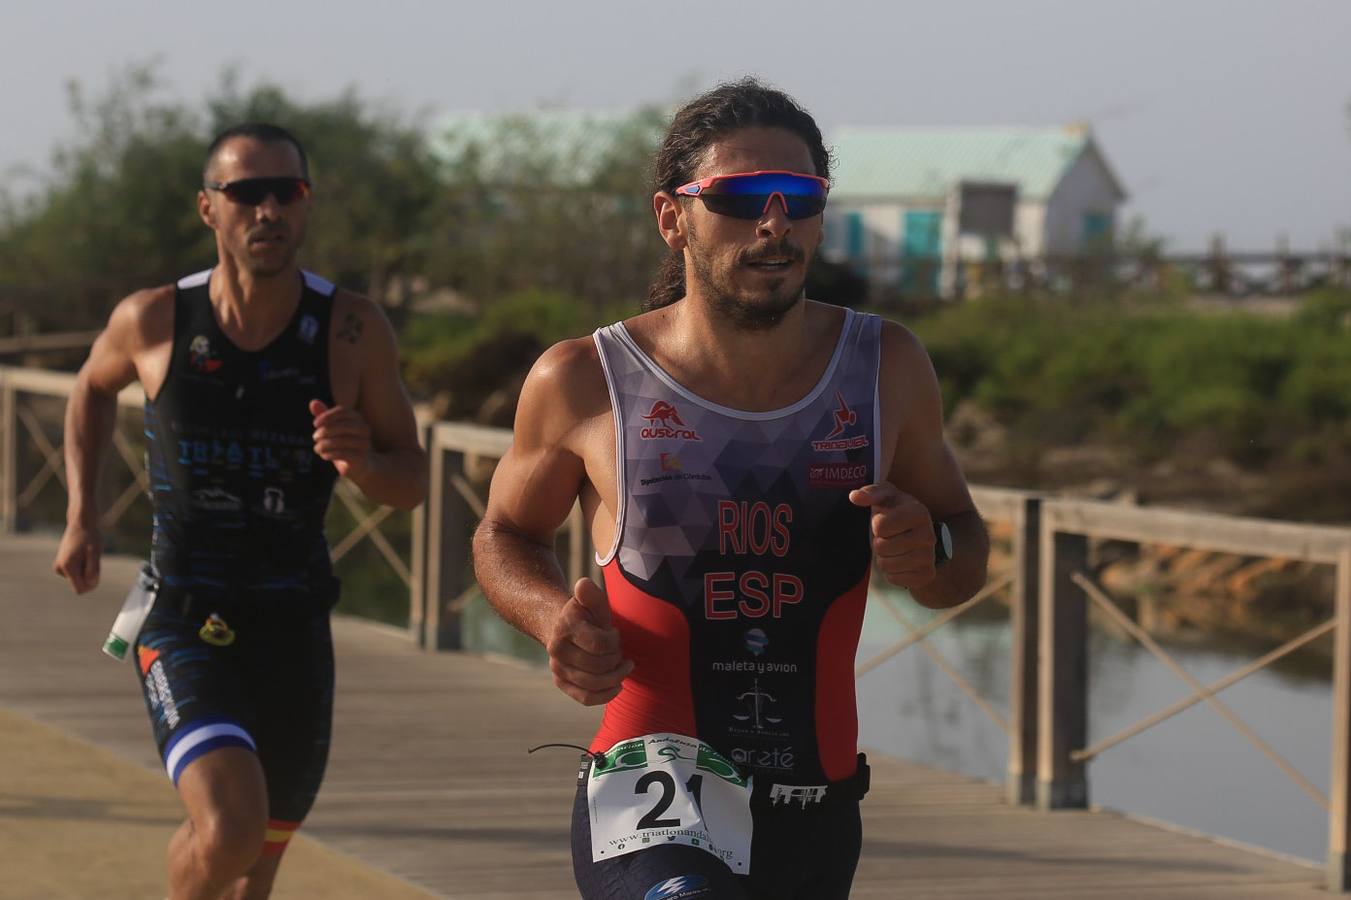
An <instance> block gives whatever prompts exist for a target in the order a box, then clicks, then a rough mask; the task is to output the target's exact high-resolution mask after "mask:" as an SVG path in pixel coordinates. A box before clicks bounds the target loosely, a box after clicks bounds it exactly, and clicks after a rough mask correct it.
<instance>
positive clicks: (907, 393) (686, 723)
mask: <svg viewBox="0 0 1351 900" xmlns="http://www.w3.org/2000/svg"><path fill="white" fill-rule="evenodd" d="M828 170H829V155H828V153H827V152H826V150H825V147H824V145H823V143H822V141H821V135H820V132H819V130H818V129H817V127H816V124H815V122H814V121H813V120H812V118H811V116H810V115H809V114H807V113H806V112H805V111H804V110H803V109H801V107H799V106H798V105H797V104H796V103H794V102H793V101H792V100H791V98H789V97H787V96H786V95H784V94H782V93H780V92H778V91H775V90H772V89H770V88H767V87H765V86H763V85H761V84H759V83H758V82H755V81H753V80H746V81H742V82H737V83H734V84H729V85H723V86H721V87H719V88H716V89H714V90H713V91H710V92H709V93H707V94H704V95H703V96H701V97H698V98H696V99H695V100H693V101H691V102H690V103H689V104H688V105H687V106H686V107H684V108H683V109H682V110H680V111H679V112H678V113H677V114H676V116H675V119H674V121H673V122H672V125H671V128H670V131H669V133H668V135H667V138H666V140H665V142H664V144H663V146H662V149H661V150H660V152H659V155H658V159H657V163H656V173H657V192H656V194H655V196H654V198H653V204H654V210H655V213H656V218H657V225H658V229H659V231H660V233H661V235H662V237H663V239H664V240H665V241H666V243H667V244H668V246H669V247H670V248H671V250H672V254H671V257H670V258H669V259H668V261H667V263H666V264H665V266H664V267H663V271H662V274H661V276H660V277H659V281H658V283H657V284H656V285H655V286H654V288H653V296H652V298H651V300H650V301H649V311H648V312H646V313H644V314H642V315H639V316H637V317H635V318H632V319H628V320H626V321H624V322H622V323H619V324H616V325H612V326H610V327H608V328H603V329H601V330H599V331H598V332H597V333H596V334H595V335H594V336H593V337H591V338H580V339H577V340H573V341H565V342H563V343H561V344H558V345H556V346H554V347H553V348H551V349H550V350H549V351H548V352H546V353H545V354H544V355H543V356H542V357H541V358H540V361H539V362H538V363H537V364H536V365H535V368H534V369H533V370H532V372H531V374H530V377H529V378H528V379H527V382H526V385H525V388H524V390H523V392H522V396H521V403H520V407H519V410H518V413H517V419H516V428H515V438H514V441H513V443H512V446H511V449H510V451H509V452H508V453H507V455H506V456H505V457H504V458H503V460H502V462H501V464H500V465H499V467H498V469H497V472H496V474H495V476H494V479H493V486H492V492H491V495H490V497H489V504H488V512H487V515H486V517H485V518H484V521H483V525H482V527H481V528H480V529H479V532H478V534H477V536H476V538H475V560H476V568H477V572H478V578H479V582H480V584H481V585H482V586H483V588H484V591H485V593H486V594H487V596H488V599H489V600H490V601H491V602H492V603H493V605H494V606H495V607H496V608H497V609H498V610H499V611H500V612H501V613H502V615H503V616H504V617H505V618H507V620H508V621H510V622H511V623H512V624H514V625H515V626H516V627H518V628H520V629H521V630H522V631H524V632H525V633H527V634H529V635H531V636H533V637H535V638H536V639H537V640H539V641H540V642H541V643H542V644H544V645H545V647H546V648H547V649H548V651H549V656H550V664H551V668H552V671H553V674H554V679H555V682H556V684H557V685H558V686H559V688H560V689H561V690H563V692H564V693H566V694H567V695H568V696H570V697H572V698H574V699H575V700H577V701H578V702H581V703H584V704H600V703H607V704H608V705H607V707H606V711H605V716H604V719H603V722H602V725H601V728H600V731H599V733H598V734H597V735H596V736H595V738H594V740H593V741H592V743H591V745H590V751H591V752H590V753H589V754H588V755H587V756H586V757H584V758H583V763H582V769H581V772H580V777H579V786H578V793H577V802H576V806H575V808H574V820H573V862H574V869H575V871H576V875H577V881H578V886H579V888H580V889H581V892H582V895H583V897H584V898H587V900H610V898H621V897H622V898H643V900H651V898H671V897H675V898H695V897H699V898H710V897H718V898H722V897H732V898H737V897H757V898H758V897H775V898H803V900H807V898H810V900H830V898H842V897H847V896H848V892H849V886H850V883H851V880H852V877H853V872H854V868H855V866H856V864H857V860H858V854H859V848H860V846H861V826H860V820H859V811H858V800H859V798H860V797H861V796H862V794H863V793H864V791H866V789H867V768H866V766H865V765H862V764H861V762H862V761H861V758H860V757H859V755H858V754H857V747H856V736H857V722H856V716H855V706H854V690H853V675H852V669H853V662H854V654H855V649H856V646H857V643H858V635H859V629H860V627H861V623H862V617H863V608H864V603H865V599H866V594H867V587H868V575H869V572H870V568H871V566H870V563H871V562H873V561H874V560H875V561H876V563H877V565H878V568H879V570H880V571H881V572H883V573H884V574H885V575H886V577H887V578H888V580H889V581H891V582H892V583H894V584H897V585H899V586H902V587H905V588H908V589H909V590H910V591H911V593H912V594H913V595H914V596H915V597H916V599H918V600H919V601H920V602H921V603H924V604H926V605H929V606H934V607H941V606H952V605H955V604H957V603H960V602H962V601H963V600H965V599H966V598H967V597H969V596H971V595H972V594H973V593H974V592H975V591H976V590H978V589H979V587H980V586H981V585H982V584H983V583H984V579H985V563H986V556H987V550H988V544H987V539H986V535H985V531H984V528H983V526H982V525H981V522H980V519H979V517H978V516H977V514H976V512H975V510H974V507H973V504H972V502H971V497H970V494H969V492H968V490H967V487H966V483H965V480H964V479H963V477H962V474H961V471H960V469H959V468H958V466H957V464H956V461H955V460H954V458H953V455H952V453H951V451H950V449H949V448H948V446H947V444H946V443H945V441H944V439H943V430H942V413H941V403H940V399H939V392H938V384H937V379H936V377H935V375H934V371H933V367H932V365H931V364H930V362H929V358H928V355H927V354H926V353H925V351H924V348H923V346H922V345H921V344H920V343H919V341H918V340H917V339H916V338H915V337H914V335H913V334H911V333H910V332H909V331H907V330H906V329H905V328H903V327H901V326H899V325H896V324H894V323H890V322H884V321H882V320H880V319H878V318H876V317H874V316H866V315H859V314H855V313H853V312H850V311H848V310H845V309H841V308H839V307H833V306H827V305H825V304H821V303H815V302H812V301H807V300H804V298H803V282H804V278H805V275H806V270H807V263H808V261H809V260H810V259H811V257H812V255H813V253H814V252H815V251H816V249H817V247H818V246H819V244H820V241H821V234H822V212H823V209H824V206H825V200H826V194H827V191H828V181H827V179H828V176H829V171H828ZM578 498H580V499H581V502H582V507H583V511H584V513H585V515H586V517H587V520H588V522H589V524H590V528H591V534H592V537H593V540H594V542H595V544H596V546H597V547H599V548H604V550H605V553H604V555H603V556H602V557H601V559H600V562H601V563H602V564H603V566H604V574H605V579H604V580H605V589H604V590H602V589H601V588H600V587H599V586H597V585H596V584H594V583H593V582H591V581H590V580H589V579H582V580H581V581H579V582H578V583H577V584H576V585H575V586H573V588H572V590H571V591H569V588H568V586H567V585H566V584H565V581H564V579H563V575H562V571H561V569H560V567H559V564H558V560H557V558H556V557H555V555H554V552H553V547H554V535H555V533H556V531H557V529H558V528H559V527H560V526H561V525H562V523H563V522H564V520H565V519H566V518H567V516H568V514H569V511H570V510H571V508H572V505H573V503H574V502H575V501H576V500H577V499H578ZM940 535H941V541H940V540H937V538H938V537H939V536H940ZM936 543H937V544H939V546H941V547H942V548H943V549H944V550H946V551H953V552H951V553H950V554H949V553H936V549H935V547H936ZM949 555H950V557H951V558H950V559H947V558H946V557H947V556H949ZM940 557H944V558H943V559H942V563H943V564H942V565H939V562H940Z"/></svg>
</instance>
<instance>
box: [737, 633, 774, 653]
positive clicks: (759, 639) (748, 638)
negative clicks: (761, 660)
mask: <svg viewBox="0 0 1351 900" xmlns="http://www.w3.org/2000/svg"><path fill="white" fill-rule="evenodd" d="M741 642H742V644H743V645H745V647H746V649H747V650H749V651H750V652H751V655H752V656H761V655H763V654H764V652H765V650H766V649H767V648H768V647H769V635H767V634H765V632H764V630H763V629H760V628H750V629H747V631H746V633H745V634H744V635H742V636H741Z"/></svg>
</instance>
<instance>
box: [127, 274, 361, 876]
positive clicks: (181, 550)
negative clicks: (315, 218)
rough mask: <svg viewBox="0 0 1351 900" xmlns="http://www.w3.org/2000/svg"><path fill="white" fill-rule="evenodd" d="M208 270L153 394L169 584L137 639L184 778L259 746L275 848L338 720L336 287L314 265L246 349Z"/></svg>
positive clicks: (161, 740) (182, 307)
mask: <svg viewBox="0 0 1351 900" xmlns="http://www.w3.org/2000/svg"><path fill="white" fill-rule="evenodd" d="M210 277H211V272H210V271H209V270H208V271H206V272H199V273H198V274H196V275H190V276H188V277H186V278H183V279H182V280H180V281H179V282H178V284H177V289H176V291H175V296H174V337H173V349H172V351H171V353H172V356H171V359H170V363H169V371H168V375H167V377H166V378H165V381H164V385H163V387H162V388H161V389H160V391H159V394H158V396H156V397H155V398H154V399H153V400H149V399H147V401H146V405H145V434H146V448H147V461H148V472H149V475H150V483H151V498H152V503H153V507H154V533H153V536H152V541H151V565H152V568H153V571H154V574H155V575H157V576H158V579H159V592H158V595H157V596H156V599H155V604H154V607H153V609H152V610H151V613H150V616H149V617H148V618H147V620H146V623H145V626H144V627H143V629H142V630H141V634H140V636H139V638H138V640H137V647H136V656H137V662H138V668H139V671H140V677H141V681H142V687H143V690H144V694H145V700H146V706H147V709H148V710H149V712H150V718H151V722H152V724H153V726H154V732H155V741H156V743H157V744H158V746H159V751H160V756H161V758H162V759H163V760H164V765H165V770H166V771H167V772H168V774H169V777H170V779H172V780H173V782H174V784H175V785H176V784H177V783H178V779H179V776H180V775H181V774H182V772H183V770H184V768H185V767H187V766H188V765H189V764H190V763H192V761H193V760H195V759H197V758H198V757H200V756H202V755H203V754H205V753H208V752H210V751H212V750H217V749H220V748H223V747H241V748H245V749H247V750H250V751H253V752H254V753H256V754H257V756H258V759H259V761H260V762H261V764H262V768H263V773H264V775H265V777H266V781H267V795H268V819H269V821H268V830H267V840H266V844H265V846H264V853H280V852H282V850H283V849H285V846H286V842H287V840H289V838H290V836H291V834H292V833H293V832H294V831H295V829H296V828H298V827H299V826H300V823H301V821H302V820H303V819H304V818H305V815H306V814H307V813H308V812H309V810H310V807H311V806H312V805H313V803H314V798H315V795H316V794H317V793H318V791H319V783H320V781H321V780H322V779H323V774H324V767H325V765H326V763H327V759H328V744H329V733H330V728H331V723H332V711H333V645H332V639H331V637H330V634H329V622H328V611H329V609H330V608H331V606H332V604H333V603H334V602H336V600H337V582H336V580H335V579H334V577H333V573H332V568H331V566H330V563H329V553H328V545H327V542H326V540H325V538H324V532H323V524H324V515H325V513H326V511H327V509H328V502H329V498H330V496H331V494H332V491H333V484H334V481H335V480H336V479H337V470H336V469H334V467H333V466H332V464H331V463H328V462H325V461H324V460H321V459H320V458H319V457H317V456H316V455H315V454H314V449H313V448H314V440H313V433H314V419H313V416H311V415H310V412H309V409H308V406H309V403H310V401H311V400H313V399H319V400H322V401H323V402H324V403H325V404H327V405H329V406H332V405H333V394H332V391H331V389H330V385H329V358H328V357H329V353H328V342H329V322H330V318H331V311H332V301H333V293H334V287H333V285H332V284H330V283H328V282H327V281H324V280H323V279H322V278H319V277H317V276H315V275H312V274H310V273H308V272H306V273H304V274H303V275H302V276H301V277H302V278H303V280H304V289H303V291H302V293H301V298H300V303H299V304H298V305H297V307H296V311H295V315H294V316H293V317H292V319H291V321H290V322H289V323H288V324H287V326H286V328H285V329H284V330H283V331H282V333H281V334H280V335H279V336H278V337H277V338H276V339H275V340H273V341H272V343H270V344H268V345H267V346H266V347H264V348H263V349H262V350H259V351H257V352H246V351H244V350H240V349H239V348H238V347H236V346H235V345H234V344H233V343H232V342H231V341H230V339H229V338H228V337H226V336H225V333H224V332H222V331H221V329H220V326H219V325H218V324H217V323H216V318H215V314H214V312H213V309H212V306H211V300H210V298H209V297H208V295H207V286H208V282H209V280H210Z"/></svg>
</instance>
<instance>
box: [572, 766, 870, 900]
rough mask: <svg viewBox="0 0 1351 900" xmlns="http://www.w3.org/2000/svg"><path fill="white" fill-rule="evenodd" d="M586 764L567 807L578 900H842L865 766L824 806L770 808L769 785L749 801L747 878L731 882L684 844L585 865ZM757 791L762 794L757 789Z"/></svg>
mask: <svg viewBox="0 0 1351 900" xmlns="http://www.w3.org/2000/svg"><path fill="white" fill-rule="evenodd" d="M590 767H591V759H590V757H589V756H588V757H583V759H582V768H581V771H580V772H579V773H578V784H577V799H576V801H575V802H574V804H573V807H572V869H573V873H574V874H575V875H576V878H577V888H578V889H579V890H580V891H581V894H582V900H652V898H662V900H668V898H674V900H685V898H689V900H771V898H772V900H847V898H848V897H849V888H850V886H851V885H852V884H853V882H854V870H855V868H857V866H858V856H859V851H860V850H861V849H862V846H863V823H862V820H861V819H860V817H859V799H860V798H861V797H862V796H863V794H864V793H865V792H866V791H867V785H868V764H867V762H866V761H865V760H864V758H863V756H862V755H860V756H859V773H858V774H857V775H856V776H855V777H854V778H852V779H850V780H848V781H845V782H840V783H839V784H832V785H831V786H830V788H829V789H828V790H827V791H826V795H827V798H828V799H823V800H821V801H819V802H815V803H810V804H800V803H795V802H789V803H784V802H780V803H773V802H772V801H771V800H770V799H769V795H770V790H771V785H770V784H768V783H765V784H762V785H760V784H758V785H757V786H756V791H755V793H754V794H752V796H751V816H752V819H753V821H754V823H755V825H754V832H753V834H752V837H751V871H750V874H749V875H735V874H733V873H732V870H731V869H729V868H728V867H727V865H726V864H725V863H724V862H722V861H721V860H720V859H718V858H717V857H715V856H714V855H713V854H711V853H708V852H706V851H704V850H700V849H698V848H697V847H689V846H686V845H684V844H661V845H658V846H655V847H650V848H648V849H646V850H638V851H636V852H634V853H629V854H627V855H625V856H620V857H616V858H614V859H607V860H603V861H601V862H592V861H591V817H590V815H589V814H588V810H587V802H586V782H587V778H586V776H587V774H588V773H589V772H590ZM762 788H763V789H762Z"/></svg>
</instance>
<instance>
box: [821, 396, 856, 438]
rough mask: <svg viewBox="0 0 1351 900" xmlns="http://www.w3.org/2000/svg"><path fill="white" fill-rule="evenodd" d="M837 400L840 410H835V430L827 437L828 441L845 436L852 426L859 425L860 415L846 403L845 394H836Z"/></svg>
mask: <svg viewBox="0 0 1351 900" xmlns="http://www.w3.org/2000/svg"><path fill="white" fill-rule="evenodd" d="M835 398H836V399H837V400H839V401H840V405H839V408H837V409H836V410H835V428H834V430H832V431H831V432H830V434H828V435H826V440H830V439H831V438H833V437H839V436H840V435H842V434H844V430H845V429H846V428H848V427H849V426H850V425H857V424H858V413H856V412H854V411H853V410H852V409H850V408H849V404H848V403H845V402H844V394H841V393H840V392H839V391H836V392H835Z"/></svg>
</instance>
